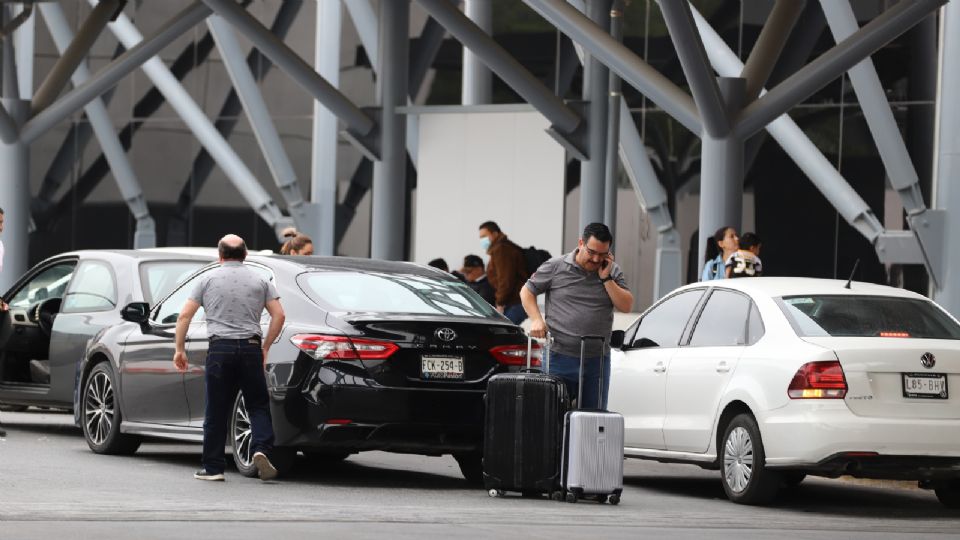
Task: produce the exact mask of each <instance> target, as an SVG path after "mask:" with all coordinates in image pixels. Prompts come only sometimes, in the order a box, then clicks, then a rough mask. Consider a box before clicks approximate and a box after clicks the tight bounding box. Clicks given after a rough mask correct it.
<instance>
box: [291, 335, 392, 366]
mask: <svg viewBox="0 0 960 540" xmlns="http://www.w3.org/2000/svg"><path fill="white" fill-rule="evenodd" d="M290 341H291V342H292V343H293V344H294V345H296V347H297V348H298V349H300V350H301V351H303V352H305V353H307V354H309V355H310V356H312V357H313V358H315V359H317V360H385V359H387V358H389V357H390V355H392V354H393V353H395V352H397V349H399V348H400V347H398V346H397V344H396V343H391V342H389V341H379V340H375V339H366V338H348V337H346V336H324V335H319V334H297V335H295V336H293V337H292V338H290Z"/></svg>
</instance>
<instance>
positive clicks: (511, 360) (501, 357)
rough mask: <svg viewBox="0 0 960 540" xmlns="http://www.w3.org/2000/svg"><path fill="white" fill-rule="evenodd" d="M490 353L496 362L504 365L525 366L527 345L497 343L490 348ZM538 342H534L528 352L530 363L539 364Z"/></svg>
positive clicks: (532, 364)
mask: <svg viewBox="0 0 960 540" xmlns="http://www.w3.org/2000/svg"><path fill="white" fill-rule="evenodd" d="M490 354H492V355H493V357H494V358H496V359H497V362H499V363H500V364H503V365H505V366H526V365H527V346H526V345H499V346H497V347H494V348H492V349H490ZM540 356H541V351H540V344H538V343H534V344H533V349H532V350H531V353H530V365H531V366H539V365H540Z"/></svg>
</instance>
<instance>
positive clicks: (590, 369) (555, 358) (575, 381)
mask: <svg viewBox="0 0 960 540" xmlns="http://www.w3.org/2000/svg"><path fill="white" fill-rule="evenodd" d="M583 371H584V373H583V402H582V403H580V404H578V405H577V406H578V407H579V408H581V409H606V408H607V394H608V390H609V389H610V356H609V355H607V356H604V357H603V396H599V397H601V399H600V400H599V401H598V400H597V398H598V394H599V393H600V380H599V379H600V357H598V356H594V357H593V358H586V359H584V361H583ZM550 374H551V375H556V376H558V377H560V378H561V379H563V382H564V383H566V385H567V391H568V392H569V393H570V399H574V398H576V397H577V391H578V389H579V387H580V357H579V356H570V355H566V354H561V353H558V352H553V351H551V352H550Z"/></svg>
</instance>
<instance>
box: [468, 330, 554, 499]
mask: <svg viewBox="0 0 960 540" xmlns="http://www.w3.org/2000/svg"><path fill="white" fill-rule="evenodd" d="M549 343H550V338H549V335H548V336H547V340H546V344H545V345H546V346H545V350H544V359H543V362H544V364H543V365H544V367H545V368H547V369H549V355H550V345H549ZM531 352H532V338H531V340H530V341H529V342H528V344H527V369H526V370H525V371H522V372H520V373H501V374H498V375H494V376H493V377H491V378H490V381H489V383H488V385H487V395H486V422H485V426H484V437H483V484H484V487H486V488H487V489H488V490H489V491H488V493H489V494H490V496H491V497H498V496H500V495H503V493H504V492H507V491H513V492H520V493H523V494H525V495H530V494H543V493H546V494H548V495H550V496H552V497H556V498H560V497H562V493H561V492H560V451H561V445H562V438H563V416H564V414H566V412H567V409H568V408H569V406H570V400H569V398H568V396H567V387H566V385H565V384H564V383H563V381H562V380H560V379H559V378H557V377H553V376H551V375H547V374H546V373H543V372H541V371H534V370H532V369H530V355H531Z"/></svg>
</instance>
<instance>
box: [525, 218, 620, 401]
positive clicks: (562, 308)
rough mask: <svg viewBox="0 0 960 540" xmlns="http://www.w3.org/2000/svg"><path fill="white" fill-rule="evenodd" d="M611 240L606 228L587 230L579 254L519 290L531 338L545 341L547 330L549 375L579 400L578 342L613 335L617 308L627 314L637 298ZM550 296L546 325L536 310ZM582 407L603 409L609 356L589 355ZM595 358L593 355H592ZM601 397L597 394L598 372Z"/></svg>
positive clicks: (543, 269)
mask: <svg viewBox="0 0 960 540" xmlns="http://www.w3.org/2000/svg"><path fill="white" fill-rule="evenodd" d="M612 244H613V235H612V234H611V233H610V229H609V228H607V226H606V225H604V224H603V223H591V224H589V225H587V226H586V227H585V228H584V229H583V235H581V238H580V240H579V242H578V243H577V249H575V250H573V251H572V252H571V253H567V254H565V255H561V256H559V257H554V258H552V259H550V260H548V261H547V262H545V263H543V264H542V265H541V266H540V268H538V269H537V271H536V272H535V273H534V274H533V275H532V276H530V279H529V280H527V283H526V284H525V285H524V287H523V288H522V289H521V290H520V300H521V302H523V309H524V310H525V311H526V312H527V316H528V317H530V335H532V336H533V337H538V338H543V337H545V336H546V334H547V332H548V331H549V332H550V334H551V335H552V336H553V339H554V343H553V345H552V346H551V349H550V373H552V374H554V375H557V376H559V377H560V378H562V379H563V380H564V382H565V383H566V385H567V390H569V392H570V395H571V396H576V395H577V390H578V385H579V375H580V337H581V336H587V335H596V336H608V337H609V336H610V332H611V331H612V330H613V309H614V308H616V309H618V310H620V311H623V312H628V311H630V309H631V308H632V307H633V294H632V293H631V292H630V290H629V289H628V288H627V283H626V281H625V280H624V276H623V271H622V270H621V269H620V266H618V265H617V263H616V262H614V258H613V253H612V252H611V251H610V246H611V245H612ZM540 294H546V295H547V299H546V320H545V318H544V316H543V315H542V314H541V313H540V308H539V307H538V306H537V296H538V295H540ZM586 354H587V358H586V359H585V360H584V374H583V384H584V388H583V403H581V404H579V406H580V407H585V408H599V409H604V408H606V406H607V389H608V388H609V386H610V352H609V350H605V351H603V354H602V356H601V355H600V351H591V350H587V351H586ZM591 355H592V356H591ZM601 369H602V370H603V381H604V388H603V394H602V395H598V383H599V380H598V379H599V377H600V373H601V372H600V370H601Z"/></svg>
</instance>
